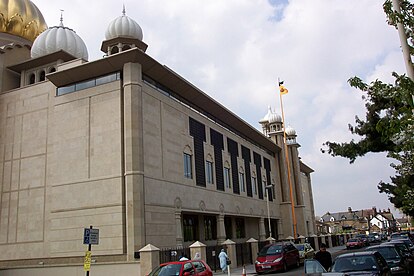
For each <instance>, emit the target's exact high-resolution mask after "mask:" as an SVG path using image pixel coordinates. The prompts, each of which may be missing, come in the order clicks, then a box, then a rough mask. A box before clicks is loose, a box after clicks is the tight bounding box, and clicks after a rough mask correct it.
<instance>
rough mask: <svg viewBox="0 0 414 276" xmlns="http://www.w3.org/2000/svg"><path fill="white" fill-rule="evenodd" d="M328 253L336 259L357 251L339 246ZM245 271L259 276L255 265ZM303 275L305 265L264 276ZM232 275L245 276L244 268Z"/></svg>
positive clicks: (233, 271)
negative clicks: (340, 255)
mask: <svg viewBox="0 0 414 276" xmlns="http://www.w3.org/2000/svg"><path fill="white" fill-rule="evenodd" d="M328 251H329V252H330V253H331V254H332V259H334V258H335V257H336V256H338V255H339V254H342V253H345V252H351V251H357V250H347V249H346V248H345V246H344V245H342V246H337V247H333V248H328ZM245 271H246V275H247V276H250V275H257V274H256V271H255V268H254V265H248V266H246V267H245ZM302 274H303V265H301V266H300V267H297V268H290V269H289V270H288V271H287V272H275V273H268V274H264V275H280V276H281V275H283V276H297V275H302ZM214 275H222V276H226V275H228V274H223V273H222V272H216V273H214ZM230 275H232V276H236V275H239V276H240V275H243V268H242V267H237V268H234V269H231V270H230Z"/></svg>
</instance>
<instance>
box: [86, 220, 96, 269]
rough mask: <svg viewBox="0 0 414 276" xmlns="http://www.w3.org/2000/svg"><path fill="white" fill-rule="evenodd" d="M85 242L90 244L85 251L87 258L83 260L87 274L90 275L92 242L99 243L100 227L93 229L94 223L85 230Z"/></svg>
mask: <svg viewBox="0 0 414 276" xmlns="http://www.w3.org/2000/svg"><path fill="white" fill-rule="evenodd" d="M83 244H87V245H88V251H86V252H85V258H84V260H83V270H85V271H86V276H89V271H90V270H91V256H92V252H91V251H92V244H95V245H98V244H99V229H93V228H92V225H91V226H90V227H89V228H85V229H84V230H83Z"/></svg>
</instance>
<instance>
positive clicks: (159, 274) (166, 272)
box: [149, 264, 182, 276]
mask: <svg viewBox="0 0 414 276" xmlns="http://www.w3.org/2000/svg"><path fill="white" fill-rule="evenodd" d="M181 266H182V265H181V264H169V265H164V266H159V267H157V268H156V269H154V270H153V271H152V272H151V273H150V274H149V276H175V275H180V270H181Z"/></svg>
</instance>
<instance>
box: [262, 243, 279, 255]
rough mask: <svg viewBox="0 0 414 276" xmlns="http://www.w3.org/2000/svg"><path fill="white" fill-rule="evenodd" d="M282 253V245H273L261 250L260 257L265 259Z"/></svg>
mask: <svg viewBox="0 0 414 276" xmlns="http://www.w3.org/2000/svg"><path fill="white" fill-rule="evenodd" d="M280 253H282V246H281V245H272V246H269V247H263V249H262V250H260V253H259V256H261V257H263V256H266V255H277V254H280Z"/></svg>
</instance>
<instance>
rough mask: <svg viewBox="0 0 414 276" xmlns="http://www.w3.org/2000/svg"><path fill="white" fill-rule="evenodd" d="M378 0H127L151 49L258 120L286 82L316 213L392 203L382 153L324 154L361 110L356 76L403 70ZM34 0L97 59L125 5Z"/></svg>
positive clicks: (236, 110) (276, 102) (341, 138)
mask: <svg viewBox="0 0 414 276" xmlns="http://www.w3.org/2000/svg"><path fill="white" fill-rule="evenodd" d="M382 2H383V1H372V0H348V1H343V0H313V1H309V0H290V1H277V0H272V1H265V0H254V1H253V0H226V1H222V0H210V1H203V0H176V1H170V0H143V1H133V0H126V1H124V3H125V6H126V12H127V15H128V16H130V17H131V18H133V19H135V20H136V21H137V22H138V23H139V24H140V26H141V27H142V29H143V32H144V42H145V43H147V44H148V45H149V47H148V50H147V53H148V54H149V55H151V56H152V57H154V58H155V59H157V60H158V61H160V62H161V63H163V64H166V65H168V66H169V67H170V68H172V69H173V70H174V71H176V72H177V73H178V74H180V75H182V76H183V77H185V78H186V79H187V80H188V81H190V82H191V83H193V84H194V85H196V86H197V87H199V88H200V89H201V90H203V91H205V92H206V93H208V94H209V95H210V96H212V97H213V98H215V99H216V100H217V101H219V102H220V103H222V104H223V105H225V106H226V107H228V108H229V109H230V110H231V111H233V112H234V113H236V114H238V115H239V116H240V117H241V118H242V119H244V120H245V121H247V122H249V123H250V124H252V125H253V126H255V127H257V128H259V126H258V123H257V122H258V120H259V119H261V118H262V117H263V116H264V115H265V114H266V112H267V106H268V105H269V103H270V104H271V105H272V106H273V107H276V109H277V110H280V102H279V97H278V93H277V79H278V77H280V78H281V79H282V80H284V81H285V85H286V87H287V88H288V89H289V94H288V95H286V96H284V98H283V104H284V107H285V115H286V120H287V122H289V124H291V125H292V126H293V127H294V128H295V129H296V130H297V133H298V135H299V136H298V141H299V143H301V145H302V147H301V148H300V153H301V156H302V157H303V161H304V162H305V163H307V164H308V165H309V166H311V167H313V168H314V169H315V173H314V177H313V190H314V195H315V197H314V200H315V207H316V214H317V215H321V214H322V213H323V212H325V211H328V210H330V211H341V210H346V209H347V207H348V206H351V207H352V208H354V209H356V208H370V207H372V206H374V205H375V206H377V207H378V208H386V207H387V206H391V204H390V203H389V202H388V201H387V199H386V197H384V195H380V194H379V193H378V190H377V188H376V183H377V182H378V181H379V180H381V179H383V180H388V176H389V175H392V174H393V172H392V170H391V169H389V168H388V163H389V161H388V160H386V159H385V157H384V156H383V155H372V156H371V155H369V156H367V157H364V158H361V159H360V160H358V161H357V162H356V163H355V164H353V165H349V164H348V162H347V161H346V160H344V159H342V158H339V157H338V158H332V157H330V156H328V155H327V154H322V153H321V152H320V148H321V147H322V143H323V142H325V141H327V140H330V141H343V142H344V141H348V140H349V139H350V138H351V136H350V134H349V132H348V130H347V125H348V123H353V122H354V116H355V115H356V114H358V115H359V116H363V115H364V105H363V102H362V100H361V94H360V92H358V91H356V90H355V89H353V88H351V87H349V85H348V83H347V80H348V79H349V78H350V77H352V76H355V75H358V76H360V77H361V78H362V79H364V80H369V81H371V80H373V79H375V78H380V79H385V80H387V81H392V78H391V77H390V75H391V71H397V72H400V73H401V72H404V68H403V60H402V55H401V54H400V50H399V39H398V34H397V32H396V31H395V29H394V28H392V27H390V26H388V25H387V24H386V19H385V14H384V12H383V10H382ZM34 3H35V4H36V5H37V6H38V7H39V8H40V9H41V11H42V13H43V15H44V16H45V19H46V20H47V22H48V23H49V25H50V26H52V25H57V24H58V23H59V17H60V12H59V9H64V10H65V12H64V24H65V26H68V27H70V28H73V29H74V30H75V31H76V32H77V33H78V34H79V35H80V36H81V37H82V38H83V39H84V41H85V43H86V44H87V46H88V49H89V56H90V59H91V60H93V59H97V58H100V57H102V55H103V53H101V52H100V50H99V49H100V46H101V42H102V40H103V38H104V33H105V29H106V26H107V25H108V23H109V22H110V21H111V20H112V19H114V18H116V17H117V16H119V15H121V11H122V3H120V2H116V1H115V2H114V1H98V0H90V1H80V0H76V1H63V0H55V1H47V0H38V1H36V0H34ZM390 170H391V171H390ZM360 191H361V192H362V193H360ZM339 192H340V193H341V197H338V193H339ZM360 194H361V195H364V196H361V197H360V196H359V195H360Z"/></svg>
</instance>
